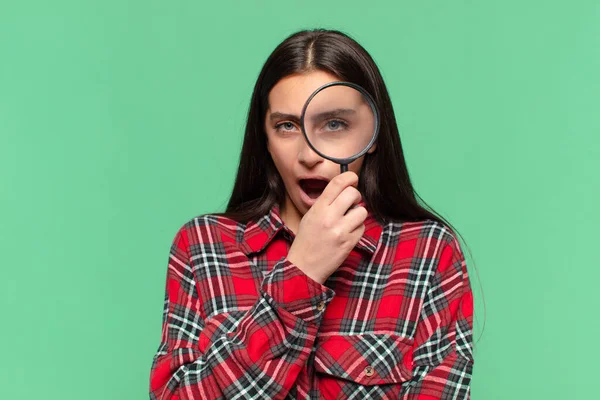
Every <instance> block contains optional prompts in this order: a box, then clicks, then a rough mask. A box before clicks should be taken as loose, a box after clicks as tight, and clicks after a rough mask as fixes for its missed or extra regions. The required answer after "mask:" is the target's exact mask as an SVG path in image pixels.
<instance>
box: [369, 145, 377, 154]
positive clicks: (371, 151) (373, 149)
mask: <svg viewBox="0 0 600 400" xmlns="http://www.w3.org/2000/svg"><path fill="white" fill-rule="evenodd" d="M375 149H377V144H374V145H373V146H371V148H370V149H369V150H367V154H372V153H374V152H375Z"/></svg>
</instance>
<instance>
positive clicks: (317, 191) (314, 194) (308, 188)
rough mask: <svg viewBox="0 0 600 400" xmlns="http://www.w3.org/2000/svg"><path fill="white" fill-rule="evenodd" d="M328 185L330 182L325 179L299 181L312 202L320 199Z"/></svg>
mask: <svg viewBox="0 0 600 400" xmlns="http://www.w3.org/2000/svg"><path fill="white" fill-rule="evenodd" d="M328 183H329V181H327V180H325V179H323V178H307V179H300V181H299V184H300V188H301V189H302V191H303V192H304V193H306V195H307V196H308V197H309V198H310V199H312V200H316V199H317V198H319V196H320V195H321V193H323V190H324V189H325V187H326V186H327V184H328Z"/></svg>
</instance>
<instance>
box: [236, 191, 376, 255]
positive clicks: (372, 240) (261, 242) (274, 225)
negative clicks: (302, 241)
mask: <svg viewBox="0 0 600 400" xmlns="http://www.w3.org/2000/svg"><path fill="white" fill-rule="evenodd" d="M360 205H361V206H363V207H366V204H365V203H364V202H361V203H360ZM367 211H368V215H367V218H366V220H365V232H364V234H363V236H362V237H361V238H360V240H359V241H358V243H357V244H356V246H355V248H357V249H360V250H363V251H365V252H367V253H368V254H371V255H372V254H373V253H375V250H376V249H377V244H378V243H379V237H380V236H381V232H382V230H383V226H382V225H381V224H380V223H379V222H378V221H377V220H376V219H375V217H374V216H373V214H372V213H371V211H370V210H369V209H368V208H367ZM279 231H286V232H287V233H288V234H289V235H290V236H291V237H293V236H294V233H293V232H292V231H291V230H290V229H289V228H288V227H287V226H286V225H285V223H284V222H283V220H282V219H281V215H280V210H279V205H278V204H275V205H273V206H272V207H271V209H270V210H269V212H267V214H266V215H263V216H261V217H259V218H258V219H253V220H251V221H249V222H248V223H247V224H246V227H245V229H244V235H243V242H242V243H241V248H242V251H243V252H244V253H245V254H246V255H250V254H252V253H258V252H261V251H263V250H264V249H265V248H266V247H267V246H268V245H269V243H271V241H272V240H273V239H274V238H275V236H276V235H277V233H278V232H279Z"/></svg>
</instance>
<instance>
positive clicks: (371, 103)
mask: <svg viewBox="0 0 600 400" xmlns="http://www.w3.org/2000/svg"><path fill="white" fill-rule="evenodd" d="M330 86H348V87H351V88H352V89H356V90H358V91H359V92H360V93H361V94H362V95H363V96H364V97H365V98H366V99H367V102H368V103H369V106H371V110H372V111H373V117H374V118H375V132H374V133H373V137H372V138H371V141H370V142H369V143H368V144H367V145H366V146H365V148H364V149H362V150H361V151H360V152H359V153H357V154H355V155H353V156H352V157H348V158H336V157H330V156H328V155H325V154H323V153H321V152H320V151H319V150H317V149H316V148H315V147H314V146H313V145H312V143H311V142H310V140H308V135H307V134H306V129H304V116H305V114H306V109H307V108H308V105H309V104H310V101H311V100H312V99H313V98H314V97H315V96H316V95H317V94H319V92H321V91H322V90H323V89H327V88H328V87H330ZM300 129H302V134H303V135H304V138H305V139H306V143H308V145H309V146H310V148H311V149H313V150H314V152H315V153H317V154H318V155H320V156H321V157H323V158H326V159H328V160H331V161H333V162H335V163H337V164H340V166H341V169H342V172H344V171H347V170H348V164H350V163H351V162H352V161H354V160H356V159H358V158H360V157H362V156H363V155H364V154H365V153H366V152H367V151H369V149H370V148H371V147H372V146H373V144H374V143H375V140H377V136H378V135H379V112H378V111H377V107H376V106H375V101H374V100H373V97H371V95H370V94H369V92H367V91H366V90H365V89H364V88H363V87H362V86H359V85H357V84H355V83H352V82H342V81H337V82H329V83H326V84H325V85H323V86H321V87H320V88H318V89H317V90H315V91H314V92H313V93H312V94H311V95H310V97H309V98H308V100H306V103H304V107H303V108H302V115H301V116H300Z"/></svg>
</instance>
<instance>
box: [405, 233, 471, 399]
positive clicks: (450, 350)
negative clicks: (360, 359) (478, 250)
mask: <svg viewBox="0 0 600 400" xmlns="http://www.w3.org/2000/svg"><path fill="white" fill-rule="evenodd" d="M436 267H437V268H436V271H435V272H434V273H433V274H432V275H431V276H432V278H431V280H430V283H429V288H428V290H427V293H426V295H425V298H424V300H423V306H422V308H421V313H420V317H419V322H418V324H417V329H416V334H415V342H414V345H413V348H412V366H413V378H412V379H411V381H409V382H407V385H406V387H405V388H404V389H405V391H404V394H403V396H402V399H404V400H434V399H460V400H463V399H469V398H470V385H471V375H472V370H473V354H472V327H473V319H472V315H473V294H472V291H471V287H470V283H469V277H468V274H467V268H466V262H465V259H464V256H463V253H462V251H461V249H460V246H459V243H458V241H457V240H456V238H452V239H451V240H450V241H449V242H448V243H447V245H445V247H444V248H443V249H442V251H441V255H440V257H439V260H438V262H437V266H436Z"/></svg>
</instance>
